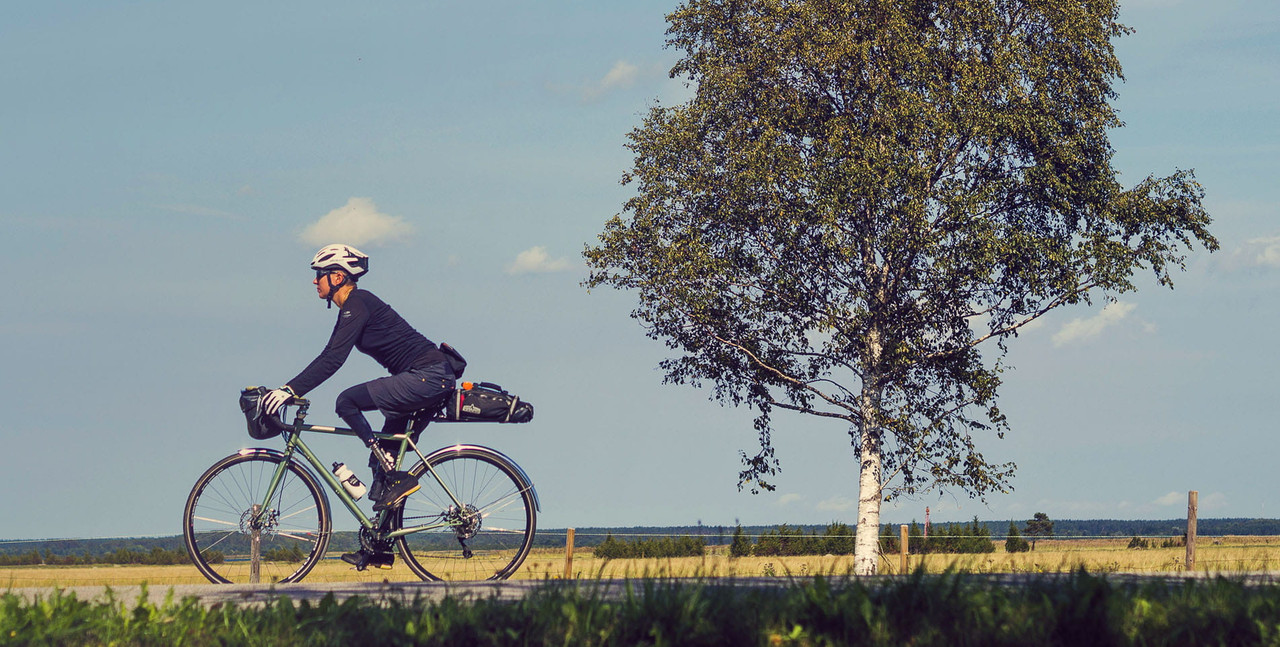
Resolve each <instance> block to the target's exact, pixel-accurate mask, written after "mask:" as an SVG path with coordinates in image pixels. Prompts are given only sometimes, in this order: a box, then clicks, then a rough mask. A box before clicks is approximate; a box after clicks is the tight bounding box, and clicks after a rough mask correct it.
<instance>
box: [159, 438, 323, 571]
mask: <svg viewBox="0 0 1280 647" xmlns="http://www.w3.org/2000/svg"><path fill="white" fill-rule="evenodd" d="M283 458H284V457H283V456H282V455H280V454H279V453H278V452H274V451H270V450H243V451H241V452H239V453H236V454H232V455H230V456H228V457H226V458H224V459H222V460H220V461H218V462H217V463H214V464H213V466H212V467H210V468H209V469H208V470H206V471H205V473H204V474H203V475H201V476H200V478H199V479H198V480H197V481H196V484H195V486H194V487H193V488H192V489H191V494H190V495H189V496H188V497H187V504H186V506H185V507H184V508H183V517H182V535H183V539H184V541H185V543H186V546H187V554H188V555H190V557H191V561H192V562H193V563H194V564H195V566H196V568H197V569H199V570H200V573H201V574H203V575H204V576H205V577H206V578H207V579H208V580H209V581H210V582H213V583H215V584H244V583H250V582H252V581H253V579H254V577H253V563H252V562H253V560H252V557H251V555H252V538H253V531H254V528H253V527H252V523H251V522H250V521H249V520H250V519H251V517H252V509H253V506H255V505H258V504H260V503H261V502H262V500H263V496H264V495H265V494H266V488H267V487H269V486H270V484H271V477H272V476H273V475H274V474H275V470H276V467H277V466H278V465H279V464H280V462H281V461H282V460H283ZM259 518H260V519H263V518H264V517H262V516H260V517H259ZM332 523H333V520H332V518H331V517H330V512H329V500H328V498H327V497H326V496H325V495H324V490H322V489H321V486H320V483H319V482H318V481H317V480H316V478H315V476H314V475H312V474H311V472H310V471H308V470H306V469H304V468H303V467H302V466H300V465H299V464H297V463H290V464H289V467H288V468H287V470H286V471H285V473H284V476H283V477H282V479H281V482H280V485H279V487H278V488H277V490H276V493H275V495H273V496H272V502H271V504H270V505H269V509H268V510H267V511H266V512H265V521H264V522H262V523H260V524H259V527H258V528H257V531H258V535H259V572H258V577H257V581H258V582H262V583H272V582H279V583H284V582H297V581H299V580H301V579H302V578H303V577H305V576H306V575H307V573H309V572H311V569H312V568H315V565H316V564H317V563H318V562H319V561H320V559H321V558H323V557H324V553H325V549H326V548H327V547H328V544H329V536H330V532H331V530H332Z"/></svg>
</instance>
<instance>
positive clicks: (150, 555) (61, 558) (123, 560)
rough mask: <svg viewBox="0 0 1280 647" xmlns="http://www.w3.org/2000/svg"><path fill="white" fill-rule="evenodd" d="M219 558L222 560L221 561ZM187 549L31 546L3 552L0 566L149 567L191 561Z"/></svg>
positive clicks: (188, 562) (0, 557) (0, 556)
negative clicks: (64, 550)
mask: <svg viewBox="0 0 1280 647" xmlns="http://www.w3.org/2000/svg"><path fill="white" fill-rule="evenodd" d="M219 561H220V560H219ZM190 563H191V558H190V557H188V556H187V551H186V549H183V550H177V551H174V550H165V549H163V548H161V547H159V546H154V547H152V548H151V550H149V551H136V550H130V549H128V548H120V549H118V550H116V551H115V552H111V553H103V554H101V555H93V554H91V553H84V554H81V555H56V554H54V553H53V551H51V550H48V549H46V550H44V551H43V552H41V551H39V550H36V549H34V548H33V549H31V550H29V551H27V552H25V553H17V554H10V555H0V566H34V565H37V564H45V565H48V566H83V565H89V564H146V565H149V566H168V565H171V564H190Z"/></svg>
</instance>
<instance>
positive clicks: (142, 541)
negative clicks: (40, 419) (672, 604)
mask: <svg viewBox="0 0 1280 647" xmlns="http://www.w3.org/2000/svg"><path fill="white" fill-rule="evenodd" d="M1050 516H1052V513H1051V512H1050ZM1010 521H1013V522H1015V523H1017V525H1018V526H1019V527H1021V526H1022V525H1023V524H1024V523H1025V522H1026V519H1004V520H999V521H981V522H979V525H980V526H982V527H985V528H986V530H987V533H988V535H990V536H991V537H992V538H994V539H996V540H1001V539H1004V537H1005V536H1006V535H1007V534H1008V530H1009V522H1010ZM913 523H917V524H919V522H918V521H913ZM1053 524H1054V525H1053V534H1054V536H1055V537H1125V538H1128V537H1181V536H1182V535H1183V533H1185V532H1186V530H1187V521H1186V519H1167V520H1154V521H1152V520H1136V521H1133V520H1121V519H1086V520H1076V519H1053ZM827 525H828V524H821V525H820V524H812V525H787V526H786V527H787V528H788V529H789V531H798V532H801V533H803V534H808V535H813V534H822V533H823V532H825V531H826V528H827ZM920 525H921V527H923V524H920ZM945 525H946V524H938V523H934V524H933V526H932V528H934V529H936V528H938V527H939V526H945ZM898 526H899V524H898V523H887V524H883V526H882V528H883V527H888V528H890V529H891V530H890V532H891V534H892V533H896V532H897V528H898ZM780 527H782V526H742V532H743V534H744V535H746V536H747V537H748V538H750V539H751V540H752V543H755V540H756V539H757V538H759V537H761V536H763V535H766V534H770V533H777V531H778V529H779V528H780ZM736 530H737V527H736V526H704V525H701V524H697V525H690V526H634V527H603V526H602V527H583V526H579V527H577V528H576V537H575V539H574V543H575V545H577V546H582V547H593V546H596V545H598V544H600V543H602V542H604V540H605V538H606V537H608V536H609V535H612V536H613V537H614V538H615V539H628V540H630V539H646V538H648V539H655V538H659V537H680V536H689V537H695V538H701V539H702V540H703V541H704V542H705V543H706V545H708V546H723V545H727V544H729V543H730V542H732V541H733V535H734V533H735V532H736ZM1196 530H1197V533H1198V534H1199V535H1202V536H1215V535H1277V536H1280V519H1204V518H1201V519H1198V520H1197V523H1196ZM933 533H934V530H933V529H931V530H930V534H931V535H932V534H933ZM564 542H565V531H564V529H562V528H561V529H555V528H549V529H542V530H539V531H538V535H537V537H535V538H534V545H535V546H539V547H544V548H550V547H562V546H564ZM358 545H359V542H358V540H357V539H356V536H355V533H352V532H335V533H334V535H333V538H332V540H331V541H330V542H329V550H331V551H337V550H344V551H345V550H354V548H355V547H357V546H358ZM154 548H161V549H163V550H165V551H170V552H173V553H178V554H183V555H185V552H186V549H185V548H183V544H182V537H181V536H171V537H136V538H112V539H48V540H35V541H32V540H18V541H4V540H0V565H3V564H5V563H7V562H5V561H3V560H4V558H5V557H6V556H16V555H24V556H27V555H30V554H31V552H32V551H33V550H35V551H36V552H37V554H38V555H40V556H41V558H42V559H44V560H45V562H44V563H49V558H65V557H69V556H71V557H75V558H77V559H83V558H84V556H85V555H90V556H93V557H94V558H97V559H99V562H97V563H103V562H102V561H101V559H100V558H99V556H108V555H111V554H115V553H118V552H119V551H121V550H124V551H126V553H145V554H150V553H151V551H152V549H154ZM37 563H39V562H37ZM59 563H61V562H59Z"/></svg>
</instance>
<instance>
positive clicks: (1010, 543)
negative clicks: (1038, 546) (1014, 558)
mask: <svg viewBox="0 0 1280 647" xmlns="http://www.w3.org/2000/svg"><path fill="white" fill-rule="evenodd" d="M1029 550H1031V544H1030V542H1028V541H1027V540H1026V539H1023V538H1022V534H1021V533H1019V532H1018V524H1016V523H1014V522H1012V521H1010V522H1009V533H1008V534H1007V535H1005V538H1004V551H1005V552H1006V553H1025V552H1027V551H1029Z"/></svg>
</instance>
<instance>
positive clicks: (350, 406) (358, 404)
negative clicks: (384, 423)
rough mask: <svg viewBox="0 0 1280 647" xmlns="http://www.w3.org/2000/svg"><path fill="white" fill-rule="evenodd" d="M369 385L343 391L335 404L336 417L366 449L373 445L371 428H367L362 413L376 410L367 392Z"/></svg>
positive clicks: (376, 406)
mask: <svg viewBox="0 0 1280 647" xmlns="http://www.w3.org/2000/svg"><path fill="white" fill-rule="evenodd" d="M369 384H370V383H369V382H364V383H362V384H357V385H355V386H353V387H351V388H349V389H347V390H345V391H343V392H342V393H340V394H338V403H337V413H338V417H339V418H342V421H343V422H345V423H347V426H349V427H351V429H352V430H353V431H355V432H356V435H357V436H359V437H360V440H362V441H364V444H365V446H366V447H367V446H369V445H372V444H373V427H371V426H369V420H368V419H367V418H365V417H364V412H365V411H373V410H374V409H377V408H378V405H377V404H375V403H374V400H373V395H372V394H371V393H370V392H369Z"/></svg>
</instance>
